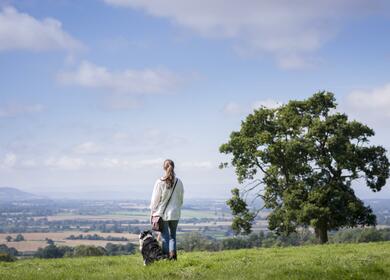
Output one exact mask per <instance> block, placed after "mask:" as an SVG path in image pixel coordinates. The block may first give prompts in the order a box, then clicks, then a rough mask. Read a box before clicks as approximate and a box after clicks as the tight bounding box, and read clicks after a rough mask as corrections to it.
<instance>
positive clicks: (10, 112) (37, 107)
mask: <svg viewBox="0 0 390 280" xmlns="http://www.w3.org/2000/svg"><path fill="white" fill-rule="evenodd" d="M43 109H44V107H43V106H42V105H41V104H9V105H5V106H3V107H2V108H0V118H1V117H15V116H19V115H27V114H34V113H40V112H42V111H43Z"/></svg>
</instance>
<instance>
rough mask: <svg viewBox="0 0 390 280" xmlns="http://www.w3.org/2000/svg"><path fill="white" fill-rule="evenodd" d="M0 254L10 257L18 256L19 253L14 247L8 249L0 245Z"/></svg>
mask: <svg viewBox="0 0 390 280" xmlns="http://www.w3.org/2000/svg"><path fill="white" fill-rule="evenodd" d="M0 253H4V254H9V255H10V256H12V257H15V256H18V255H19V252H18V250H16V249H15V248H14V247H8V246H7V245H5V244H0Z"/></svg>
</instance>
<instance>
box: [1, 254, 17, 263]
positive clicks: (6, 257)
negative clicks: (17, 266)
mask: <svg viewBox="0 0 390 280" xmlns="http://www.w3.org/2000/svg"><path fill="white" fill-rule="evenodd" d="M14 261H16V258H15V257H14V256H11V255H10V254H8V253H2V252H0V262H14Z"/></svg>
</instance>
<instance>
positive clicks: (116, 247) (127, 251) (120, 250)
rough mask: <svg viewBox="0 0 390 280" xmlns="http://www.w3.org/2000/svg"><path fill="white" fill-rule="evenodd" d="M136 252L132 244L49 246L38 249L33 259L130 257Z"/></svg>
mask: <svg viewBox="0 0 390 280" xmlns="http://www.w3.org/2000/svg"><path fill="white" fill-rule="evenodd" d="M135 251H136V246H135V245H134V244H132V243H127V244H113V243H107V244H106V246H105V247H102V246H93V245H79V246H76V247H70V246H56V245H54V244H50V245H48V246H46V247H45V248H39V249H38V251H37V252H36V253H35V255H34V257H37V258H43V259H53V258H63V257H88V256H117V255H131V254H134V253H135Z"/></svg>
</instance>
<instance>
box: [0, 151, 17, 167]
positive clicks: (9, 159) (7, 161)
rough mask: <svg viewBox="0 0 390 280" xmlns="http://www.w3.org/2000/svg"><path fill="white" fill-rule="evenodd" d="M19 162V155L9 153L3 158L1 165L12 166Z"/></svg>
mask: <svg viewBox="0 0 390 280" xmlns="http://www.w3.org/2000/svg"><path fill="white" fill-rule="evenodd" d="M16 163H17V157H16V155H15V154H14V153H8V154H6V155H5V156H4V158H3V160H2V161H1V162H0V165H1V167H3V168H12V167H14V166H15V165H16Z"/></svg>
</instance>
